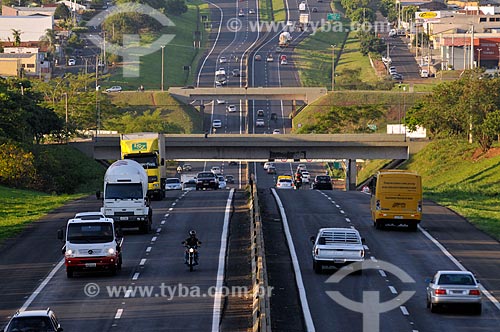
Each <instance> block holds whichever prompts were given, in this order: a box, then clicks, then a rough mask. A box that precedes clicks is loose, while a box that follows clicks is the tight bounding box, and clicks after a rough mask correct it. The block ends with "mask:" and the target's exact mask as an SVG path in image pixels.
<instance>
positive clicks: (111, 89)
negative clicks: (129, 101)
mask: <svg viewBox="0 0 500 332" xmlns="http://www.w3.org/2000/svg"><path fill="white" fill-rule="evenodd" d="M121 91H122V87H121V86H119V85H114V86H112V87H111V88H107V89H106V92H121Z"/></svg>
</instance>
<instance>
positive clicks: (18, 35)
mask: <svg viewBox="0 0 500 332" xmlns="http://www.w3.org/2000/svg"><path fill="white" fill-rule="evenodd" d="M21 33H22V32H21V30H16V29H12V37H14V46H19V45H21Z"/></svg>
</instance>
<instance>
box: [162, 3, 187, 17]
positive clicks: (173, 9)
mask: <svg viewBox="0 0 500 332" xmlns="http://www.w3.org/2000/svg"><path fill="white" fill-rule="evenodd" d="M187 10H188V8H187V5H186V2H185V1H184V0H167V1H166V2H165V11H166V12H167V14H171V15H174V16H179V15H182V14H184V13H185V12H187Z"/></svg>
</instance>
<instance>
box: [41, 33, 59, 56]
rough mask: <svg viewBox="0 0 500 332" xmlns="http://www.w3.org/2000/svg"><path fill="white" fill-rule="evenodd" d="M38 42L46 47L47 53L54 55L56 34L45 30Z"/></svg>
mask: <svg viewBox="0 0 500 332" xmlns="http://www.w3.org/2000/svg"><path fill="white" fill-rule="evenodd" d="M40 41H41V42H42V43H43V44H45V45H47V51H48V53H50V54H54V51H55V49H56V48H55V45H56V41H57V40H56V33H55V31H54V30H53V29H47V30H45V35H43V36H42V37H41V38H40Z"/></svg>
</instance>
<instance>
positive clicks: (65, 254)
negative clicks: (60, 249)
mask: <svg viewBox="0 0 500 332" xmlns="http://www.w3.org/2000/svg"><path fill="white" fill-rule="evenodd" d="M64 256H66V257H68V258H69V257H74V256H75V255H74V254H73V250H71V249H68V250H66V252H65V253H64Z"/></svg>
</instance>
